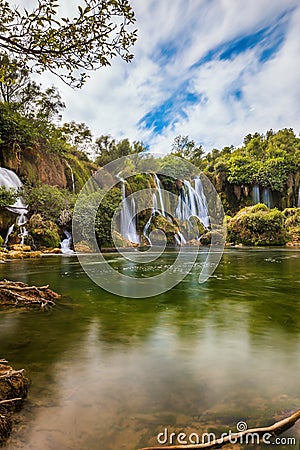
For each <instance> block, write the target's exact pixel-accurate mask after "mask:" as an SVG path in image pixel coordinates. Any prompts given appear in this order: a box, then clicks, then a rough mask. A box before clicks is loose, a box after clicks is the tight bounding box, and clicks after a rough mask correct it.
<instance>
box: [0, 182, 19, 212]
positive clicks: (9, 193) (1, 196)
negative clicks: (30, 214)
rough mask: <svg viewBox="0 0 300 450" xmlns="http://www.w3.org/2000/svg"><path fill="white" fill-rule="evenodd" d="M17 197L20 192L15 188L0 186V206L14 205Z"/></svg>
mask: <svg viewBox="0 0 300 450" xmlns="http://www.w3.org/2000/svg"><path fill="white" fill-rule="evenodd" d="M17 198H18V192H17V191H16V190H15V189H13V188H11V189H6V187H5V186H0V208H5V206H9V205H13V204H14V203H15V201H16V200H17Z"/></svg>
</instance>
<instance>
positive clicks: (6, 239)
mask: <svg viewBox="0 0 300 450" xmlns="http://www.w3.org/2000/svg"><path fill="white" fill-rule="evenodd" d="M14 227H15V224H14V223H13V224H12V225H11V226H10V227H9V228H8V230H7V233H6V236H5V240H4V245H5V246H6V245H7V243H8V239H9V236H10V235H11V233H12V232H13V231H14Z"/></svg>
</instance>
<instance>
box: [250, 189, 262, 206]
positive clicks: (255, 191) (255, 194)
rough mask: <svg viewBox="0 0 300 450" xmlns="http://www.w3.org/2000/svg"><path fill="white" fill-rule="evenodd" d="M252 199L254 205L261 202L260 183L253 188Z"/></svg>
mask: <svg viewBox="0 0 300 450" xmlns="http://www.w3.org/2000/svg"><path fill="white" fill-rule="evenodd" d="M252 201H253V205H257V203H260V192H259V186H258V184H255V185H254V186H253V189H252Z"/></svg>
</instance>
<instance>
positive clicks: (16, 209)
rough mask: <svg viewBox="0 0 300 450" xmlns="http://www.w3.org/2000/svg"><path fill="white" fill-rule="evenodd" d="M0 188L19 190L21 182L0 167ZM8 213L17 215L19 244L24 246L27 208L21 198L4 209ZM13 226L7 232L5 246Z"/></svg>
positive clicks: (16, 176) (11, 173) (13, 173)
mask: <svg viewBox="0 0 300 450" xmlns="http://www.w3.org/2000/svg"><path fill="white" fill-rule="evenodd" d="M0 186H4V187H5V188H6V189H15V190H17V189H20V188H21V187H22V182H21V180H20V178H19V177H18V175H17V174H15V172H13V171H12V170H9V169H4V168H3V167H0ZM6 209H8V210H9V211H11V212H13V213H15V214H17V219H16V224H17V225H18V226H19V227H20V237H21V244H24V239H25V237H26V236H27V234H28V233H27V230H26V228H25V227H24V225H25V224H26V222H27V217H26V214H27V213H28V209H27V206H26V205H25V204H24V202H23V200H22V198H21V197H18V198H17V200H16V201H15V203H14V204H13V205H9V206H7V207H6ZM13 228H14V227H13V225H11V226H10V227H9V229H8V231H7V234H6V238H5V244H7V243H8V238H9V235H10V234H11V233H12V231H13Z"/></svg>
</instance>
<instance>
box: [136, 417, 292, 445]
mask: <svg viewBox="0 0 300 450" xmlns="http://www.w3.org/2000/svg"><path fill="white" fill-rule="evenodd" d="M299 419H300V409H298V410H297V411H296V412H295V413H294V414H292V415H291V416H289V417H287V418H285V419H283V420H280V421H279V422H276V423H274V424H273V425H270V426H269V427H263V428H252V429H248V430H245V431H241V432H239V433H233V434H231V435H227V436H225V437H223V438H220V439H216V440H214V441H212V442H206V443H203V444H187V445H171V446H156V447H143V448H141V449H139V450H186V449H190V450H191V449H192V450H199V449H203V448H205V449H214V448H221V447H223V446H225V445H228V444H232V442H233V440H235V439H236V441H235V442H237V443H240V442H243V440H244V441H246V438H247V436H248V437H251V435H252V436H253V435H256V436H257V435H258V436H259V437H260V438H262V437H263V436H266V435H267V434H270V435H271V436H279V435H280V434H281V433H283V432H284V431H286V430H288V429H290V428H292V427H293V426H294V425H295V423H296V422H297V421H298V420H299Z"/></svg>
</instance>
